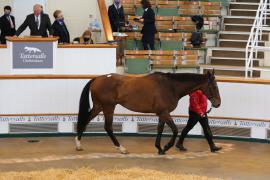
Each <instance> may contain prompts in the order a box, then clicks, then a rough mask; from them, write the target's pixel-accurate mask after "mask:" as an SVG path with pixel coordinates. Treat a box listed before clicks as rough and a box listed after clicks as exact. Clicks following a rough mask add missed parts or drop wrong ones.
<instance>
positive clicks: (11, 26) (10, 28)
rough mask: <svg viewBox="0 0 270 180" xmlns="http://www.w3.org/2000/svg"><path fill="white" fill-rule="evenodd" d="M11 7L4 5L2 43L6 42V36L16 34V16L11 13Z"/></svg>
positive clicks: (0, 35) (0, 19)
mask: <svg viewBox="0 0 270 180" xmlns="http://www.w3.org/2000/svg"><path fill="white" fill-rule="evenodd" d="M10 13H11V7H10V6H5V7H4V15H3V16H2V17H0V31H1V34H0V43H1V44H6V36H14V35H15V32H16V29H15V18H14V16H12V15H10Z"/></svg>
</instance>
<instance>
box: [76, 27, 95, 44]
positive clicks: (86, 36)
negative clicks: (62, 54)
mask: <svg viewBox="0 0 270 180" xmlns="http://www.w3.org/2000/svg"><path fill="white" fill-rule="evenodd" d="M73 41H74V42H78V43H80V44H94V42H93V40H92V33H91V31H90V30H86V31H84V33H83V34H82V36H81V37H77V38H74V40H73Z"/></svg>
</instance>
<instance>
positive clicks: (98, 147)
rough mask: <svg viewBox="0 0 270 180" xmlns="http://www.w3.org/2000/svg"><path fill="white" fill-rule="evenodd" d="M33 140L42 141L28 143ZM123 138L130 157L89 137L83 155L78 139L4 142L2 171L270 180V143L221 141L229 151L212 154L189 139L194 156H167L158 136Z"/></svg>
mask: <svg viewBox="0 0 270 180" xmlns="http://www.w3.org/2000/svg"><path fill="white" fill-rule="evenodd" d="M29 139H38V140H40V142H38V143H28V142H27V141H28V140H29ZM118 139H119V141H120V142H121V144H123V145H124V146H125V147H126V148H127V149H128V150H129V152H130V154H129V155H121V154H119V153H118V151H117V150H115V149H114V148H113V147H112V144H111V141H110V140H109V138H107V137H85V138H84V139H83V141H82V143H83V144H82V145H83V148H84V151H81V152H77V151H75V149H74V141H73V137H57V138H10V139H0V171H5V172H6V171H33V170H46V169H50V168H80V167H89V168H93V169H95V170H106V169H112V168H119V169H126V168H138V167H139V168H143V169H152V170H159V171H163V172H173V173H179V174H180V173H186V174H194V175H201V176H208V177H218V178H230V179H243V180H248V179H256V180H259V179H267V180H269V179H270V144H260V143H250V142H237V141H220V140H216V142H217V143H218V144H219V145H221V146H223V147H224V150H223V151H221V152H220V153H210V152H209V149H208V145H207V144H206V141H205V140H204V139H187V140H186V142H185V143H186V147H187V148H188V150H189V151H188V152H178V151H176V150H175V148H172V149H171V150H170V151H169V152H168V154H167V155H165V156H158V155H157V153H156V152H157V151H156V149H155V148H154V138H152V137H119V138H118ZM165 141H168V139H167V138H164V139H163V143H164V142H165ZM0 176H1V174H0Z"/></svg>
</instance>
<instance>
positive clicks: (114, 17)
mask: <svg viewBox="0 0 270 180" xmlns="http://www.w3.org/2000/svg"><path fill="white" fill-rule="evenodd" d="M108 14H109V19H110V23H111V27H112V31H113V32H119V31H121V27H123V26H125V14H124V8H123V6H122V5H121V2H120V0H114V3H113V5H111V6H110V7H109V10H108Z"/></svg>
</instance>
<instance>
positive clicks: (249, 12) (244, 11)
mask: <svg viewBox="0 0 270 180" xmlns="http://www.w3.org/2000/svg"><path fill="white" fill-rule="evenodd" d="M230 12H231V15H232V16H256V13H257V9H256V10H253V9H230Z"/></svg>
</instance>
